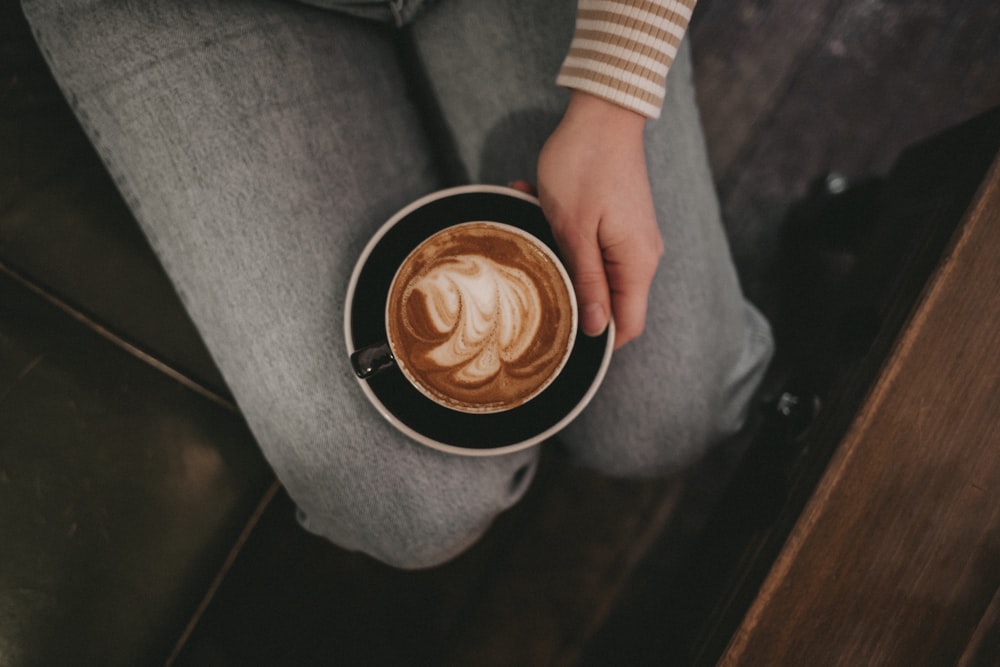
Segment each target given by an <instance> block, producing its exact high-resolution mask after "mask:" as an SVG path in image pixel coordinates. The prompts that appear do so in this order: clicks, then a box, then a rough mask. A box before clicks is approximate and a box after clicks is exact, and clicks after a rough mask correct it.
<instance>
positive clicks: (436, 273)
mask: <svg viewBox="0 0 1000 667" xmlns="http://www.w3.org/2000/svg"><path fill="white" fill-rule="evenodd" d="M345 311H346V312H345V315H346V317H345V334H346V340H347V347H348V353H349V355H350V358H351V364H352V367H353V370H354V372H355V374H356V375H357V376H358V378H359V383H360V385H361V387H362V389H363V391H364V392H365V394H366V395H367V396H368V398H369V399H370V400H371V402H372V403H373V404H374V405H375V407H376V408H377V409H378V410H379V412H381V413H382V415H383V416H385V417H386V418H387V419H388V420H389V421H390V422H391V423H392V424H393V425H394V426H396V427H397V428H399V429H400V430H401V431H403V432H404V433H406V434H407V435H409V436H411V437H412V438H414V439H416V440H418V441H419V442H422V443H424V444H427V445H430V446H432V447H435V448H437V449H442V450H445V451H449V452H452V453H460V454H472V455H483V454H498V453H505V452H510V451H515V450H517V449H520V448H523V447H528V446H531V445H533V444H536V443H538V442H540V441H541V440H543V439H545V438H547V437H550V436H551V435H554V434H555V433H556V432H557V431H558V430H560V429H561V428H563V427H564V426H565V425H566V424H568V423H569V421H571V420H572V419H573V418H575V416H576V415H577V414H578V413H579V412H580V411H581V410H582V409H583V407H584V406H585V405H586V404H587V403H588V402H589V401H590V399H591V398H592V397H593V395H594V393H595V392H596V390H597V387H598V386H599V384H600V382H601V381H602V379H603V377H604V374H605V371H606V370H607V365H608V362H609V360H610V355H611V350H612V348H613V326H612V327H609V330H608V332H606V333H605V334H604V335H602V336H601V337H598V338H590V337H587V336H583V335H582V334H580V333H579V331H578V313H577V305H576V298H575V295H574V292H573V287H572V283H571V281H570V278H569V275H568V274H567V272H566V269H565V268H564V266H563V264H562V262H561V261H560V259H559V257H558V254H557V251H556V247H555V243H554V240H553V239H552V238H551V232H550V231H549V229H548V225H547V223H546V222H545V219H544V216H543V215H542V213H541V209H540V207H539V206H538V201H537V200H536V199H534V198H533V197H531V196H530V195H525V194H524V193H521V192H518V191H516V190H512V189H509V188H500V187H496V186H464V187H460V188H452V189H450V190H445V191H441V192H437V193H433V194H431V195H428V196H427V197H424V198H422V199H420V200H418V201H416V202H414V203H413V204H411V205H410V206H408V207H406V208H404V209H403V210H401V211H400V212H399V213H397V214H396V215H395V216H393V217H392V218H391V219H390V220H389V221H388V222H387V223H386V224H385V225H384V226H383V227H382V228H381V229H380V230H379V232H378V233H377V234H376V235H375V236H374V237H373V238H372V239H371V241H370V242H369V244H368V246H367V247H366V248H365V250H364V251H363V252H362V255H361V257H360V258H359V260H358V264H357V266H356V267H355V271H354V273H353V274H352V277H351V281H350V285H349V288H348V296H347V303H346V308H345Z"/></svg>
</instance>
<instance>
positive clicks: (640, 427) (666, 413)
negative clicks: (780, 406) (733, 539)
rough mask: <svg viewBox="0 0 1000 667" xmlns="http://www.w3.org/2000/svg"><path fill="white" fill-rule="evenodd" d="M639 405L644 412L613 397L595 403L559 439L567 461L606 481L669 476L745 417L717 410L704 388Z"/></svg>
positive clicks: (655, 396)
mask: <svg viewBox="0 0 1000 667" xmlns="http://www.w3.org/2000/svg"><path fill="white" fill-rule="evenodd" d="M645 399H646V400H648V403H647V404H646V405H645V406H638V405H636V404H634V403H631V404H623V403H622V402H620V401H618V400H616V399H615V397H611V398H608V399H607V400H604V401H596V400H595V404H594V405H592V406H591V408H590V409H588V411H586V412H585V413H584V414H583V415H581V417H580V418H579V419H577V421H576V422H574V423H573V424H571V425H570V427H569V428H567V429H566V431H565V432H564V434H563V436H562V439H563V441H564V442H565V444H566V446H567V448H568V449H569V450H570V451H571V453H572V456H573V457H574V458H575V459H576V460H577V461H578V462H579V463H580V464H581V465H583V466H585V467H588V468H592V469H594V470H597V471H599V472H601V473H603V474H606V475H609V476H612V477H620V478H649V477H662V476H666V475H671V474H675V473H678V472H681V471H683V470H684V469H686V468H689V467H691V466H692V465H694V464H695V463H697V462H698V461H699V460H700V459H701V458H703V457H704V456H705V454H706V453H707V452H708V451H709V450H711V449H712V447H713V445H716V444H718V443H720V442H722V441H724V440H725V439H726V438H727V437H729V436H732V435H733V434H735V433H736V432H737V431H739V429H740V428H741V426H742V425H743V423H744V421H745V417H746V409H733V408H732V406H723V405H722V402H723V401H722V400H720V396H719V395H718V392H717V391H715V390H713V389H712V388H708V387H706V388H705V389H704V390H702V391H700V392H698V391H694V390H685V391H667V390H666V389H665V388H664V389H662V390H661V391H659V392H655V393H650V394H647V395H646V396H645ZM744 408H745V406H744Z"/></svg>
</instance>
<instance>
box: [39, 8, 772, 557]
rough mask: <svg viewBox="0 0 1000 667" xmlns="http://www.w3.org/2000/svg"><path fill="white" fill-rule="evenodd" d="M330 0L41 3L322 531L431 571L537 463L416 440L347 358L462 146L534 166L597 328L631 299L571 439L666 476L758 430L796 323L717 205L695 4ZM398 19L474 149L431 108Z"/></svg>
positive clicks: (85, 97) (274, 453)
mask: <svg viewBox="0 0 1000 667" xmlns="http://www.w3.org/2000/svg"><path fill="white" fill-rule="evenodd" d="M310 4H311V5H312V6H307V5H305V4H295V3H291V2H282V1H279V0H197V1H189V2H184V1H179V0H148V1H146V2H137V3H122V2H110V1H108V0H24V2H23V5H24V9H25V13H26V15H27V17H28V20H29V22H30V23H31V25H32V27H33V30H34V32H35V35H36V38H37V40H38V42H39V44H40V47H41V49H42V51H43V53H44V54H45V56H46V58H47V60H48V62H49V64H50V66H51V68H52V71H53V73H54V75H55V77H56V79H57V81H58V82H59V84H60V86H61V87H62V89H63V91H64V92H65V94H66V97H67V99H68V100H69V101H70V103H71V105H72V106H73V109H74V111H75V113H76V114H77V116H78V118H79V119H80V122H81V124H82V125H83V127H84V129H85V130H86V132H87V133H88V136H89V137H90V139H91V140H92V142H93V144H94V145H95V147H96V149H97V150H98V152H99V153H100V155H101V157H102V159H103V160H104V161H105V163H106V165H107V167H108V170H109V172H110V173H111V175H112V177H113V178H114V180H115V182H116V184H117V186H118V188H119V189H120V190H121V192H122V193H123V195H124V197H125V198H126V200H127V202H128V203H129V205H130V207H131V210H132V211H133V213H134V215H135V217H136V219H137V220H138V222H139V224H140V225H141V227H142V229H143V231H144V232H145V234H146V235H147V237H148V238H149V241H150V243H151V244H152V246H153V248H154V250H155V251H156V253H157V255H158V257H159V258H160V260H161V261H162V263H163V266H164V267H165V269H166V271H167V273H168V275H169V276H170V278H171V280H172V281H173V283H174V285H175V286H176V288H177V291H178V293H179V294H180V296H181V299H182V300H183V302H184V304H185V306H186V308H187V309H188V311H189V313H190V315H191V317H192V318H193V320H194V321H195V323H196V324H197V326H198V328H199V331H200V333H201V335H202V336H203V338H204V340H205V342H206V344H207V346H208V348H209V350H210V351H211V353H212V355H213V358H214V360H215V361H216V363H217V364H218V367H219V369H220V370H221V372H222V374H223V376H224V377H225V379H226V381H227V383H228V385H229V387H230V389H231V390H232V392H233V395H234V396H235V398H236V400H237V403H238V404H239V406H240V409H241V411H242V412H243V414H244V415H245V417H246V419H247V421H248V423H249V425H250V427H251V429H252V431H253V433H254V435H255V437H256V439H257V441H258V443H259V445H260V447H261V449H262V451H263V453H264V455H265V457H266V458H267V460H268V461H269V462H270V464H271V465H272V466H273V468H274V471H275V473H276V474H277V476H278V478H279V479H280V481H281V482H282V483H283V484H284V486H285V487H286V489H287V490H288V492H289V494H290V495H291V497H292V498H293V499H294V501H295V502H296V504H297V506H298V507H299V510H300V514H299V517H300V521H301V522H302V524H303V525H304V527H305V528H306V529H308V530H310V531H312V532H314V533H316V534H318V535H322V536H324V537H326V538H327V539H329V540H331V541H332V542H334V543H336V544H338V545H340V546H342V547H344V548H346V549H352V550H360V551H363V552H366V553H368V554H370V555H372V556H374V557H375V558H378V559H380V560H382V561H384V562H387V563H390V564H392V565H395V566H399V567H406V568H416V567H426V566H431V565H434V564H437V563H441V562H444V561H446V560H448V559H449V558H451V557H453V556H455V555H456V554H458V553H460V552H461V551H462V550H464V549H465V548H467V547H468V546H469V545H470V544H472V543H473V542H474V541H475V540H476V539H477V538H478V537H479V536H480V535H481V534H482V533H483V532H484V531H485V530H486V529H487V527H488V526H489V525H490V523H491V522H492V521H493V519H494V518H495V517H496V516H497V515H498V514H499V513H500V512H501V511H503V510H504V509H506V508H508V507H510V506H511V505H512V504H514V503H515V502H517V500H518V499H519V498H520V497H521V496H522V495H523V494H524V492H525V490H526V488H527V487H528V485H529V483H530V481H531V478H532V475H533V472H534V469H535V466H536V464H537V460H538V447H533V448H530V449H526V450H523V451H519V452H516V453H513V454H507V455H502V456H492V457H465V456H458V455H452V454H447V453H444V452H440V451H437V450H434V449H431V448H428V447H425V446H422V445H419V444H416V443H414V442H411V441H408V440H407V439H406V438H405V437H404V436H403V435H401V434H400V433H399V432H397V431H396V430H394V429H393V427H392V426H390V425H389V424H388V423H387V422H385V421H384V420H382V419H380V418H379V417H378V416H377V415H375V414H374V412H375V411H374V409H373V408H372V406H371V405H370V404H369V403H368V402H367V401H366V399H365V396H364V395H363V394H362V392H361V391H360V390H359V388H358V386H357V381H356V380H355V378H354V377H353V375H352V372H351V369H350V366H349V360H348V356H347V354H346V349H345V342H344V340H343V333H342V331H343V324H342V323H343V317H344V313H343V308H344V299H345V292H346V288H347V281H348V278H349V276H350V273H351V270H352V268H353V265H354V262H355V260H356V259H357V257H358V256H359V254H360V252H361V250H362V248H363V247H364V246H365V244H366V242H367V241H368V240H369V238H370V237H371V236H372V234H373V233H374V232H375V231H376V230H377V229H378V228H379V226H380V225H381V224H382V223H383V222H384V221H385V220H386V219H387V218H388V217H389V216H390V215H391V214H392V213H394V212H395V211H396V210H398V209H399V208H401V207H402V206H403V205H405V204H407V203H408V202H410V201H412V200H414V199H416V198H418V197H420V196H423V195H425V194H427V193H429V192H432V191H434V190H437V189H440V188H441V187H444V186H447V185H453V184H454V183H449V182H445V181H444V180H443V179H442V176H441V172H440V169H438V164H439V161H440V160H441V158H442V157H445V158H447V159H450V160H451V161H452V162H454V163H456V164H459V165H460V166H461V168H462V170H464V172H465V173H466V174H467V175H468V176H469V178H471V179H472V180H474V181H476V182H485V183H508V182H511V181H512V180H515V179H525V178H527V179H531V178H536V179H537V180H536V182H537V189H538V195H539V199H540V202H541V205H542V208H543V211H544V212H545V214H546V217H547V219H548V220H549V222H550V224H551V227H552V230H553V233H554V236H555V238H556V239H557V241H558V243H559V247H560V249H561V252H562V255H563V257H564V259H565V261H566V263H567V265H568V267H569V270H570V273H571V277H572V279H573V283H574V288H575V291H576V295H577V298H578V301H579V306H580V313H581V327H582V329H583V331H584V332H585V333H588V334H597V333H600V332H602V331H603V329H604V328H605V327H606V326H607V323H608V322H609V321H610V320H611V318H613V319H614V322H615V324H616V328H617V335H618V339H617V340H618V343H619V348H618V349H617V350H616V352H615V354H614V357H613V359H612V363H611V367H610V369H609V371H608V375H607V377H606V379H605V381H604V384H603V385H602V387H601V389H600V391H599V392H598V394H597V395H596V397H595V398H594V400H593V401H592V402H591V404H590V405H589V406H588V408H587V409H586V410H585V411H584V412H583V413H582V414H581V415H580V416H579V417H578V418H577V419H576V420H575V421H574V422H573V423H572V424H570V425H569V426H568V427H567V428H566V429H565V430H564V431H563V432H562V433H561V435H560V440H561V441H562V443H563V444H564V446H565V448H566V450H567V451H568V452H569V453H570V455H571V456H572V457H574V459H575V460H577V461H579V462H580V463H581V464H582V465H586V466H589V467H591V468H594V469H596V470H599V471H602V472H604V473H606V474H608V475H614V476H651V475H663V474H669V473H672V472H675V471H677V470H679V469H681V468H682V467H684V466H687V465H689V464H691V463H692V462H694V461H695V460H697V459H698V458H699V457H700V456H701V455H703V454H704V452H705V451H706V450H707V449H708V448H709V447H710V446H711V445H712V444H713V443H717V442H718V441H720V440H721V439H723V438H725V437H726V436H728V435H730V434H732V433H734V432H735V431H736V430H738V429H739V428H740V426H741V424H742V423H743V421H744V419H745V416H746V414H747V410H748V406H749V404H750V402H751V399H752V397H753V395H754V392H755V390H756V388H757V386H758V384H759V382H760V380H761V378H762V376H763V374H764V371H765V369H766V367H767V364H768V362H769V359H770V356H771V353H772V346H773V345H772V338H771V333H770V329H769V326H768V324H767V322H766V320H765V319H764V318H763V317H762V316H761V315H760V313H759V312H758V311H757V310H756V309H755V308H754V307H753V306H752V305H751V304H750V303H748V302H747V301H746V300H745V298H744V297H743V295H742V292H741V289H740V285H739V282H738V278H737V275H736V271H735V269H734V266H733V262H732V259H731V256H730V252H729V248H728V245H727V240H726V237H725V233H724V230H723V227H722V225H721V221H720V213H719V206H718V202H717V200H716V195H715V192H714V189H713V183H712V180H711V174H710V172H709V167H708V162H707V157H706V152H705V147H704V138H703V136H702V132H701V128H700V124H699V118H698V112H697V108H696V105H695V98H694V90H693V87H692V80H691V60H690V54H689V49H688V47H687V42H684V41H682V36H683V34H684V30H685V28H686V26H687V23H688V21H689V19H690V15H691V10H692V8H693V4H694V0H581V1H580V3H579V8H578V7H577V3H576V2H575V0H544V1H543V0H508V1H506V2H480V1H476V0H436V1H435V2H427V3H424V2H420V1H414V0H369V1H368V2H338V1H336V0H315V1H314V2H312V3H310ZM349 14H353V16H351V15H349ZM401 30H405V36H406V38H407V39H408V40H411V41H410V42H409V43H411V44H412V46H413V53H411V54H410V55H409V56H407V57H414V58H417V59H418V63H416V66H417V67H418V68H419V71H420V72H422V73H423V76H422V77H421V78H422V79H423V80H424V84H426V86H427V87H428V89H427V90H424V91H421V94H426V95H427V96H429V97H431V98H432V99H433V100H434V105H433V106H434V107H435V112H436V113H439V114H440V116H439V121H440V124H441V126H443V127H446V128H448V129H449V131H450V134H451V136H452V137H453V140H454V141H453V143H454V146H453V148H454V154H453V155H448V156H442V155H441V152H442V150H443V149H444V147H443V146H442V145H441V144H438V143H435V142H434V141H432V139H431V138H430V137H429V136H428V134H427V132H426V125H425V124H424V123H423V122H422V120H421V118H422V113H423V112H422V111H421V109H420V108H418V107H417V105H416V103H415V97H417V96H415V95H414V94H413V86H414V85H415V84H414V82H413V81H412V80H411V79H410V78H409V77H408V75H407V73H408V72H410V71H412V70H413V69H414V65H415V63H413V62H401V61H400V50H399V48H398V42H399V40H400V39H401V37H402V35H403V33H401ZM668 70H669V77H668V76H667V74H668ZM640 334H641V335H640ZM542 446H544V445H542Z"/></svg>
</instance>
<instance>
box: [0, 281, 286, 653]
mask: <svg viewBox="0 0 1000 667" xmlns="http://www.w3.org/2000/svg"><path fill="white" fill-rule="evenodd" d="M272 479H273V477H272V473H271V471H270V469H269V468H268V467H267V465H266V463H265V462H264V459H263V457H262V456H261V454H260V452H259V451H258V450H257V449H256V446H255V445H254V442H253V438H252V437H251V436H250V433H249V430H248V429H247V428H246V425H245V424H244V423H243V420H242V418H241V417H240V416H239V415H238V414H237V413H236V412H235V411H233V410H231V409H227V408H225V407H222V406H220V405H219V404H218V403H217V402H211V401H208V400H205V398H204V397H203V396H202V395H199V394H196V393H194V392H192V391H191V390H190V389H189V388H188V387H186V386H184V385H182V384H179V383H177V382H175V381H173V380H172V379H170V378H169V377H167V376H166V375H164V374H163V373H161V372H159V371H158V370H156V369H154V368H153V367H151V366H149V365H148V364H145V363H143V362H141V361H140V360H138V359H136V358H135V357H134V356H132V355H130V354H128V353H126V352H125V351H123V350H122V349H121V348H119V347H116V346H114V345H112V344H111V343H109V342H108V341H106V340H104V339H103V338H101V337H99V336H98V335H96V334H94V333H93V332H91V331H89V330H88V329H86V328H85V327H83V326H81V325H79V324H78V323H77V322H75V321H73V320H72V319H71V318H70V317H68V316H67V315H66V314H65V313H64V312H61V311H60V310H58V309H56V308H54V307H53V306H52V305H50V304H48V303H45V302H44V301H43V300H42V299H40V298H38V296H37V295H36V294H35V293H33V292H32V291H30V290H28V289H26V288H25V287H24V286H23V285H22V284H19V283H18V281H16V280H15V279H12V278H11V277H10V276H9V275H8V274H6V273H5V272H3V271H2V270H0V535H2V536H3V538H2V539H3V548H0V600H2V601H3V602H2V611H0V617H2V619H3V620H2V622H0V647H2V648H0V662H2V663H4V664H10V665H87V664H92V665H107V666H109V667H111V666H113V665H122V666H124V665H137V664H142V665H146V664H162V662H163V660H164V658H165V657H166V656H167V654H168V653H169V651H170V649H171V647H172V645H173V642H174V641H175V640H176V637H177V635H178V634H179V633H180V631H181V630H182V629H183V627H184V624H185V623H186V622H187V619H188V618H189V616H190V614H191V612H192V611H193V610H194V609H195V607H196V606H197V604H198V601H199V600H200V599H201V596H202V593H203V591H204V590H205V588H206V587H207V586H208V584H209V583H210V582H211V581H212V578H213V577H214V576H215V573H216V571H217V570H218V568H219V566H220V565H221V564H222V562H223V561H224V559H225V557H226V554H227V553H228V551H229V549H230V546H231V545H232V543H233V541H234V539H235V538H236V536H237V535H238V534H239V533H240V531H241V530H242V529H243V527H244V525H245V523H246V520H247V517H248V516H249V515H250V514H251V513H252V511H253V509H254V506H255V505H256V504H257V501H258V499H259V498H260V496H261V494H262V493H263V491H264V489H266V488H267V485H268V484H269V483H270V482H271V480H272Z"/></svg>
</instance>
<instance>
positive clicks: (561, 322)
mask: <svg viewBox="0 0 1000 667" xmlns="http://www.w3.org/2000/svg"><path fill="white" fill-rule="evenodd" d="M393 304H396V305H395V306H393ZM388 319H389V330H390V341H391V343H392V345H393V352H394V353H395V355H396V357H397V360H398V361H399V362H400V365H401V367H402V368H403V371H404V372H405V373H406V374H407V375H408V376H410V379H411V380H413V381H414V382H416V383H417V384H419V385H420V386H422V387H423V388H424V390H426V391H427V392H429V393H430V394H431V395H433V396H434V397H436V399H437V400H438V401H439V402H442V403H444V404H446V405H448V406H449V407H454V408H456V409H460V410H466V411H474V412H475V411H492V410H497V409H507V408H510V407H515V406H516V405H519V404H521V403H523V402H524V401H526V400H528V399H529V398H531V397H532V396H533V395H534V394H536V393H537V392H538V391H539V390H540V389H542V388H544V386H545V385H546V384H547V383H548V381H549V380H550V379H551V378H552V377H553V375H554V374H555V373H556V372H558V370H559V368H560V367H561V365H562V363H563V362H564V360H565V357H566V356H567V354H568V349H569V348H570V346H571V345H572V340H571V338H570V336H571V335H572V333H573V332H574V331H573V330H574V324H573V312H572V298H571V295H570V294H569V293H568V290H567V288H566V285H565V282H564V280H563V277H562V274H561V273H560V271H559V269H558V267H557V266H556V265H555V263H554V262H553V260H552V258H550V257H549V256H548V255H547V254H546V253H545V252H543V251H541V250H539V248H538V247H537V246H535V245H534V244H533V243H532V242H530V241H528V240H527V239H525V238H524V237H523V236H521V235H520V234H517V233H515V232H512V231H509V230H507V229H506V228H503V227H498V226H496V225H489V224H485V223H467V224H464V225H458V226H457V227H455V228H450V229H449V230H446V231H445V232H442V233H440V234H438V235H436V236H434V237H432V238H431V239H429V240H428V241H426V242H425V243H424V244H422V245H421V246H420V247H418V248H417V250H415V251H414V253H413V254H411V256H410V257H409V258H408V259H407V261H406V263H405V264H404V266H403V268H402V269H401V270H400V273H399V275H398V276H397V278H396V281H395V282H394V285H393V290H392V295H391V296H390V307H389V318H388Z"/></svg>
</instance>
